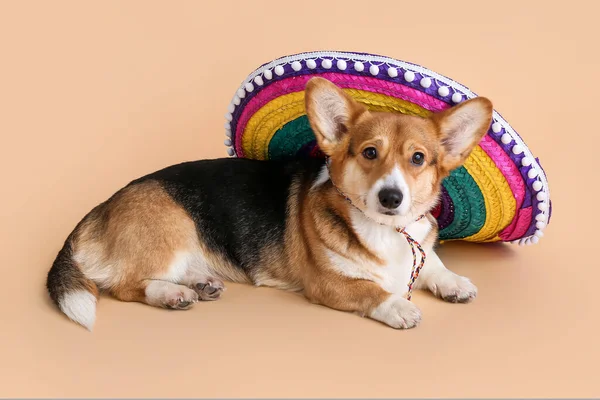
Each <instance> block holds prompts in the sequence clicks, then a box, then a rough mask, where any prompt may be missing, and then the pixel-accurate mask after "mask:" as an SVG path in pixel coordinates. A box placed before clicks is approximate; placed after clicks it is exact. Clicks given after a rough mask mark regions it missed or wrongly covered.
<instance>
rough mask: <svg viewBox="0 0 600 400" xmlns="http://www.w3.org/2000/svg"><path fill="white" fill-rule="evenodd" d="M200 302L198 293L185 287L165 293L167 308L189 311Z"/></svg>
mask: <svg viewBox="0 0 600 400" xmlns="http://www.w3.org/2000/svg"><path fill="white" fill-rule="evenodd" d="M197 301H198V293H196V292H195V291H193V290H191V289H189V288H187V287H185V286H179V285H178V288H177V287H176V288H174V289H173V290H169V291H167V292H165V302H164V304H165V306H166V307H167V308H172V309H175V310H187V309H188V308H190V307H191V306H193V305H194V303H196V302H197Z"/></svg>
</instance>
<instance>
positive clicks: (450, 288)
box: [428, 270, 477, 303]
mask: <svg viewBox="0 0 600 400" xmlns="http://www.w3.org/2000/svg"><path fill="white" fill-rule="evenodd" d="M428 286H429V289H430V290H431V292H432V293H433V294H434V295H436V296H437V297H440V298H442V299H443V300H445V301H447V302H450V303H468V302H470V301H471V300H473V299H474V298H475V297H476V296H477V287H476V286H475V285H473V283H472V282H471V281H470V280H469V279H468V278H465V277H464V276H460V275H456V274H455V273H454V272H451V271H448V270H444V271H440V272H438V273H436V274H435V275H433V276H431V277H430V279H429V282H428Z"/></svg>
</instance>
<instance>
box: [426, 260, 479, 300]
mask: <svg viewBox="0 0 600 400" xmlns="http://www.w3.org/2000/svg"><path fill="white" fill-rule="evenodd" d="M415 288H416V289H429V290H430V291H431V293H433V294H434V295H435V296H437V297H439V298H441V299H443V300H445V301H448V302H450V303H468V302H470V301H471V300H473V299H474V298H475V297H476V296H477V287H476V286H475V285H474V284H473V283H471V281H470V280H469V279H468V278H465V277H464V276H460V275H457V274H455V273H454V272H452V271H450V270H448V269H447V268H446V267H445V266H444V263H443V262H442V260H440V258H439V257H438V255H437V254H436V253H435V252H434V251H433V250H430V251H429V252H428V254H427V261H426V262H425V265H424V266H423V270H422V271H421V273H420V274H419V278H418V279H417V281H416V284H415Z"/></svg>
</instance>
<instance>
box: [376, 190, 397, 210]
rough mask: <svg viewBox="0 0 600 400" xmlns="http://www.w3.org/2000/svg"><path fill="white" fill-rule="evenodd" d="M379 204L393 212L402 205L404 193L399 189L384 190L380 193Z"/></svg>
mask: <svg viewBox="0 0 600 400" xmlns="http://www.w3.org/2000/svg"><path fill="white" fill-rule="evenodd" d="M379 202H380V203H381V205H382V206H384V207H385V208H389V209H390V210H393V209H394V208H398V206H400V203H402V192H401V191H399V190H398V189H390V188H384V189H381V191H380V192H379Z"/></svg>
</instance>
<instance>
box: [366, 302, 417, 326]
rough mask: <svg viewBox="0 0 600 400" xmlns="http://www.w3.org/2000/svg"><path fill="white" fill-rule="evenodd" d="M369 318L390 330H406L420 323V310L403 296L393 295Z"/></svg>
mask: <svg viewBox="0 0 600 400" xmlns="http://www.w3.org/2000/svg"><path fill="white" fill-rule="evenodd" d="M370 317H371V318H373V319H375V320H377V321H380V322H383V323H384V324H387V325H389V326H391V327H392V328H396V329H408V328H413V327H415V326H417V325H418V323H419V322H420V321H421V310H419V308H418V307H417V306H416V305H415V304H414V303H412V302H410V301H408V300H406V299H405V298H404V297H403V296H401V295H399V294H393V295H391V296H390V297H389V298H388V299H387V300H386V301H384V302H383V303H381V304H380V305H378V306H377V307H376V308H375V309H374V310H373V311H372V312H371V315H370Z"/></svg>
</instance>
